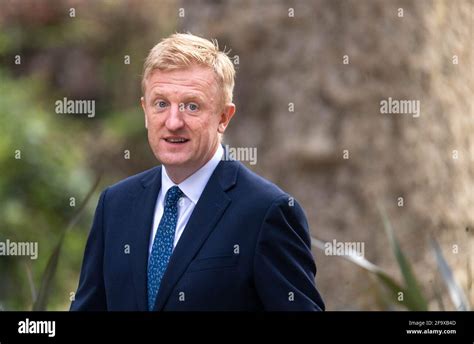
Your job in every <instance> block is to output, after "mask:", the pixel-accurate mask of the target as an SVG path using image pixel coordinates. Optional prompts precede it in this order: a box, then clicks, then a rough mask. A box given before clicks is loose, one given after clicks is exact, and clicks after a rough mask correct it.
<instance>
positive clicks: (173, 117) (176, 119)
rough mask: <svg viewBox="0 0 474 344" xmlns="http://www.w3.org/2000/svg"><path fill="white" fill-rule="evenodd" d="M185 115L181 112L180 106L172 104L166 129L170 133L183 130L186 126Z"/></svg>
mask: <svg viewBox="0 0 474 344" xmlns="http://www.w3.org/2000/svg"><path fill="white" fill-rule="evenodd" d="M182 116H183V114H182V112H181V111H180V110H179V105H178V104H172V105H171V108H170V111H169V113H168V118H167V119H166V123H165V125H166V128H167V129H168V130H169V131H176V130H179V129H181V128H182V127H183V126H184V121H183V117H182Z"/></svg>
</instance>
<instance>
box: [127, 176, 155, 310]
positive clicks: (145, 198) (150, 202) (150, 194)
mask: <svg viewBox="0 0 474 344" xmlns="http://www.w3.org/2000/svg"><path fill="white" fill-rule="evenodd" d="M141 183H142V185H141V186H142V187H143V189H141V190H139V192H138V193H137V194H136V195H135V198H134V200H133V203H134V206H133V212H132V221H133V225H132V226H131V228H132V230H131V231H130V232H129V233H130V255H131V260H132V266H131V268H132V275H133V284H134V287H135V295H136V299H137V300H136V301H137V306H138V310H140V311H147V310H148V305H147V266H148V247H149V243H150V231H151V227H152V225H153V215H154V211H155V205H156V198H157V196H158V192H159V191H160V188H161V167H157V168H156V169H155V170H154V171H153V172H152V173H150V174H149V175H147V176H145V177H144V178H143V179H142V180H141Z"/></svg>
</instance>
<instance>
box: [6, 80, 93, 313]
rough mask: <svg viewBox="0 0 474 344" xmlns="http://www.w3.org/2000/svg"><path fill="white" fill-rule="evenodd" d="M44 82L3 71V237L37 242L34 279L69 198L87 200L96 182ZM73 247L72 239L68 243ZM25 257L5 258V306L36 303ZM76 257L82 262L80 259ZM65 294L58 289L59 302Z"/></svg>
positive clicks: (64, 216) (68, 209) (66, 211)
mask: <svg viewBox="0 0 474 344" xmlns="http://www.w3.org/2000/svg"><path fill="white" fill-rule="evenodd" d="M40 85H41V83H40V82H39V81H38V80H36V79H32V78H28V79H20V80H12V79H11V78H9V77H8V76H7V75H6V73H5V72H4V71H0V94H1V95H2V96H1V97H0V171H1V178H0V204H1V207H0V240H1V241H5V240H6V239H9V240H11V241H21V242H24V241H28V242H38V251H39V252H38V253H39V257H38V259H37V260H32V261H30V262H28V263H29V265H30V266H31V270H32V279H33V280H37V279H39V276H40V274H41V271H42V270H44V268H45V266H46V263H47V256H48V254H47V252H51V250H52V249H53V247H54V245H55V242H56V240H57V238H58V237H59V235H60V233H61V228H64V226H65V225H66V224H67V222H68V220H69V219H70V218H71V216H72V215H73V212H74V207H71V206H70V197H74V198H75V199H76V200H78V201H79V200H81V199H83V198H84V197H85V192H86V191H87V189H88V187H89V185H90V184H92V178H91V175H92V174H91V171H90V170H89V169H88V168H87V167H86V164H84V156H85V152H84V149H83V148H81V146H79V145H77V144H76V142H75V141H74V137H72V136H71V135H69V132H70V128H67V127H68V125H69V124H67V123H59V121H58V118H57V116H58V115H57V114H55V113H54V112H52V111H48V110H49V109H44V108H42V107H41V106H39V105H38V104H39V103H40V102H38V100H37V99H36V97H38V95H40V94H41V92H42V89H41V86H40ZM88 212H89V217H90V216H91V209H89V210H88ZM76 245H77V244H76ZM70 250H73V249H72V247H71V243H69V244H68V245H67V246H66V247H65V251H66V252H68V251H70ZM24 260H30V258H28V257H0V271H1V280H2V288H1V289H0V303H1V304H3V305H4V308H6V309H27V308H29V305H30V304H31V302H32V300H31V297H30V295H29V294H30V291H29V290H28V285H29V283H28V280H27V275H26V274H25V265H24V264H25V262H24ZM75 260H76V262H75V264H76V265H77V264H79V260H80V258H77V259H75ZM6 276H8V278H7V277H6ZM60 277H61V278H63V277H65V272H64V271H62V272H61V273H60ZM64 299H65V298H64V295H61V294H56V295H55V298H54V302H55V303H58V302H64Z"/></svg>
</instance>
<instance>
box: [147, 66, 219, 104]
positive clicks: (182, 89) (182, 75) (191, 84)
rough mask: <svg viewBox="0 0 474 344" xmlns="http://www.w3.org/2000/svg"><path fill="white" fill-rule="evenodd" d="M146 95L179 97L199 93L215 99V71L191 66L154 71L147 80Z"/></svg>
mask: <svg viewBox="0 0 474 344" xmlns="http://www.w3.org/2000/svg"><path fill="white" fill-rule="evenodd" d="M145 85H146V93H151V94H153V93H160V94H165V95H172V94H175V95H178V94H182V93H189V92H191V93H197V94H200V95H201V96H204V97H210V98H213V97H214V95H215V92H216V90H217V80H216V76H215V73H214V71H213V70H211V69H210V68H207V67H202V66H191V67H187V68H183V69H176V70H170V71H162V70H159V69H155V70H153V71H152V72H151V73H150V75H149V76H148V78H147V80H146V83H145Z"/></svg>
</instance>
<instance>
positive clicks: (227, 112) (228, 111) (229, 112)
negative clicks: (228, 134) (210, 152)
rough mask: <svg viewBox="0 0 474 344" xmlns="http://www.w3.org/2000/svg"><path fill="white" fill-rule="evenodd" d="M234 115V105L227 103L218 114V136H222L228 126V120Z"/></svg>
mask: <svg viewBox="0 0 474 344" xmlns="http://www.w3.org/2000/svg"><path fill="white" fill-rule="evenodd" d="M234 114H235V104H234V103H228V104H226V105H225V106H224V109H223V110H222V112H221V113H220V119H219V127H218V128H217V131H218V132H219V133H220V134H224V131H225V130H226V128H227V126H228V125H229V122H230V120H231V119H232V117H233V116H234Z"/></svg>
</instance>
